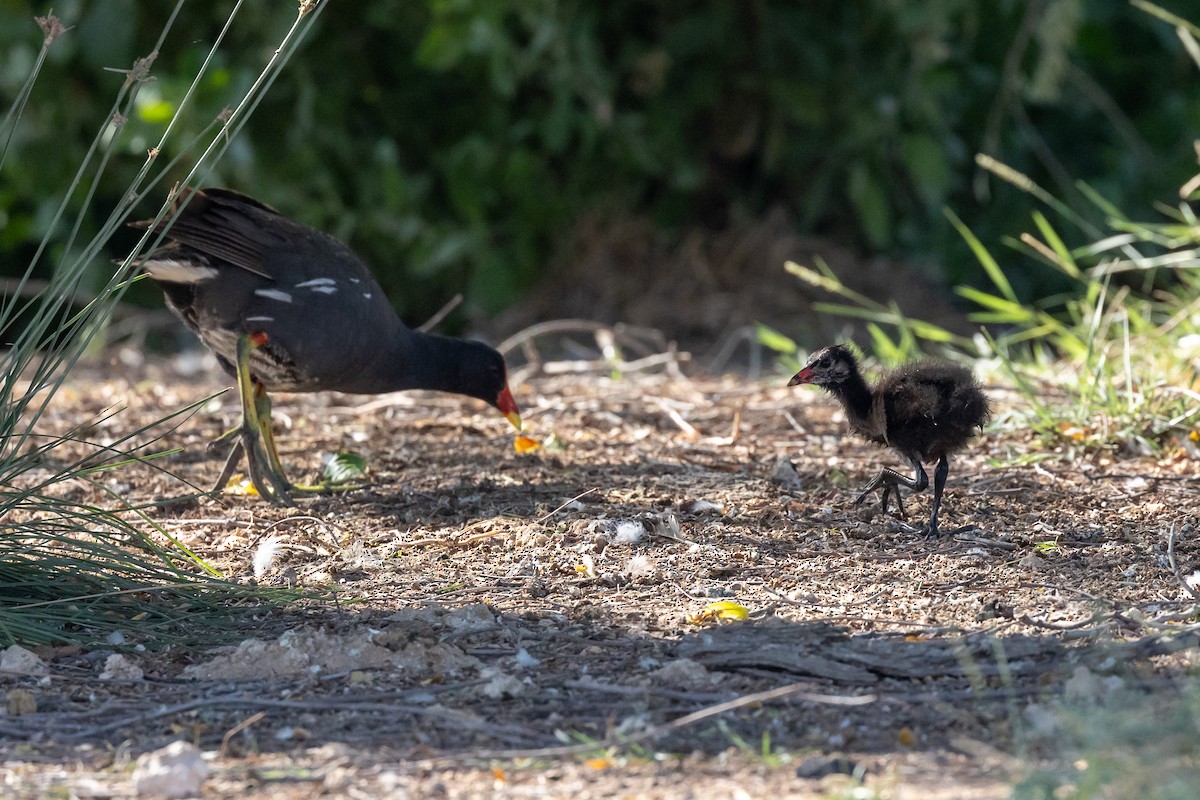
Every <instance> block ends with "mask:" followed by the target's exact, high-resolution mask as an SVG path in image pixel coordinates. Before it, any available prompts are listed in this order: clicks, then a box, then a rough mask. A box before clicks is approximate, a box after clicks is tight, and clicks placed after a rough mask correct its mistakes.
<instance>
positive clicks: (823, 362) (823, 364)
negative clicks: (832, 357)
mask: <svg viewBox="0 0 1200 800" xmlns="http://www.w3.org/2000/svg"><path fill="white" fill-rule="evenodd" d="M817 366H818V367H828V366H829V356H821V358H820V359H819V360H818V361H817Z"/></svg>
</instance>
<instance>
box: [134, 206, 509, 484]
mask: <svg viewBox="0 0 1200 800" xmlns="http://www.w3.org/2000/svg"><path fill="white" fill-rule="evenodd" d="M131 224H132V225H133V226H135V227H140V228H153V229H154V231H155V232H156V233H159V232H161V233H163V234H164V236H165V239H164V241H165V244H163V245H162V246H160V247H158V248H157V249H155V250H153V251H152V252H150V253H149V254H147V255H146V256H145V259H144V261H143V262H142V263H141V264H140V266H141V268H142V270H143V271H144V272H145V273H146V274H147V275H148V276H149V277H150V278H151V279H152V280H154V281H155V282H156V283H157V284H158V285H159V286H160V287H161V288H162V290H163V293H164V294H165V295H166V301H167V305H168V306H170V308H171V310H172V311H174V312H175V313H176V314H177V315H179V317H180V319H182V320H183V322H184V323H185V324H186V325H187V326H188V327H189V328H191V329H192V330H193V331H195V332H196V333H197V334H198V335H199V336H200V339H201V341H203V342H204V344H206V345H207V346H208V347H209V348H210V349H211V350H212V351H213V352H214V353H215V354H216V356H217V360H218V361H219V362H220V363H221V366H222V367H224V368H225V370H226V371H227V372H228V373H230V374H231V375H233V376H235V377H236V378H237V382H238V390H239V393H240V395H241V404H242V424H241V427H240V429H238V430H235V431H234V432H233V433H238V432H240V434H241V438H240V441H238V442H237V443H235V445H234V449H233V451H232V452H231V453H230V455H229V459H228V461H227V463H226V465H225V469H224V470H223V472H222V477H221V479H220V480H219V481H218V486H217V487H215V490H219V489H220V488H221V484H222V483H223V482H224V480H225V479H226V478H228V475H229V473H230V472H231V471H232V469H233V468H234V466H235V465H236V463H237V460H238V459H240V457H241V453H242V451H243V450H244V451H245V453H246V459H247V462H248V464H249V471H250V480H251V482H252V483H253V484H254V488H255V489H256V490H258V493H259V494H260V495H261V496H263V497H265V498H267V499H268V500H270V501H271V502H274V503H283V504H290V503H291V492H292V490H293V489H295V490H316V489H323V488H329V487H328V486H326V485H318V486H294V485H293V484H291V483H290V482H289V481H288V479H287V477H286V476H285V475H284V471H283V466H282V464H281V463H280V460H279V453H278V450H277V449H276V447H275V437H274V434H273V433H272V430H271V401H270V398H269V397H268V396H267V391H268V390H279V391H288V392H315V391H324V390H332V391H338V392H349V393H356V394H377V393H381V392H391V391H397V390H400V389H435V390H440V391H445V392H454V393H457V394H464V395H467V396H469V397H476V398H479V399H480V400H483V401H485V402H487V403H490V404H491V405H493V406H495V407H496V408H497V409H499V410H500V411H501V412H502V413H503V414H504V416H505V417H507V418H508V420H509V421H510V422H511V423H512V424H513V425H514V426H516V427H517V428H520V426H521V417H520V414H519V413H518V411H517V404H516V402H514V400H513V396H512V392H510V391H509V389H508V379H507V371H506V369H505V364H504V359H503V358H502V357H501V355H500V354H499V353H497V352H496V351H495V350H493V349H492V348H490V347H488V346H487V345H485V344H482V343H480V342H473V341H467V340H464V339H453V338H449V337H445V336H435V335H431V334H426V333H421V332H418V331H414V330H411V329H409V328H408V327H406V326H405V325H404V323H403V322H401V321H400V318H399V317H397V316H396V312H395V310H394V309H393V308H392V306H391V304H390V303H389V302H388V299H387V297H386V296H385V295H384V293H383V290H382V289H381V288H380V286H379V284H378V282H377V281H376V280H375V278H374V277H373V276H372V275H371V273H370V271H369V270H368V269H367V267H366V266H365V265H364V264H363V262H362V261H361V260H359V258H358V256H356V255H355V254H354V253H353V252H352V251H351V250H350V248H348V247H347V246H346V245H344V244H343V243H341V242H340V241H338V240H337V239H334V238H333V237H332V236H329V235H327V234H325V233H322V232H320V231H317V230H314V229H313V228H309V227H307V226H305V225H301V224H299V223H297V222H293V221H292V220H290V219H287V218H286V217H284V216H282V215H280V214H279V213H278V212H277V211H275V209H273V208H271V207H269V206H266V205H264V204H262V203H260V202H258V201H257V200H252V199H251V198H249V197H246V196H245V195H243V194H240V193H238V192H234V191H230V190H228V189H211V188H210V189H187V188H184V189H182V190H180V191H179V192H177V193H176V195H175V197H174V198H173V200H172V202H171V206H170V209H169V212H168V214H167V216H166V217H165V218H164V219H162V220H161V221H159V222H158V223H157V224H156V223H155V222H154V220H143V221H141V222H134V223H131Z"/></svg>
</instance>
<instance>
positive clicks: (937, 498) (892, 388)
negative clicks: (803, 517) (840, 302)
mask: <svg viewBox="0 0 1200 800" xmlns="http://www.w3.org/2000/svg"><path fill="white" fill-rule="evenodd" d="M804 383H811V384H814V385H816V386H820V387H821V388H822V389H825V390H826V391H828V392H829V393H830V394H832V395H833V396H834V398H835V399H836V400H837V401H838V402H839V403H840V404H841V406H842V408H843V409H845V411H846V417H847V419H848V420H849V422H850V429H851V430H853V431H854V432H855V433H857V434H858V435H860V436H862V437H863V438H864V439H867V440H868V441H871V442H874V443H876V444H879V445H884V446H886V447H890V448H891V449H892V450H893V451H894V452H895V453H896V454H897V455H898V456H900V457H901V458H903V459H904V460H905V461H907V462H908V463H909V464H911V465H912V467H913V470H914V476H913V477H911V478H910V477H908V476H906V475H902V474H900V473H898V472H896V471H895V470H892V469H888V468H886V467H885V468H884V469H882V470H880V472H879V474H878V475H876V476H875V478H874V479H873V480H872V481H871V482H870V483H869V484H867V485H866V487H864V488H863V491H862V493H861V494H860V495H859V496H858V498H857V499H856V500H855V503H856V504H858V503H861V502H863V500H865V499H866V497H867V496H868V495H870V494H871V493H872V492H874V491H875V490H876V489H880V488H882V490H883V498H882V503H881V505H882V508H883V511H885V512H886V511H887V507H888V499H889V497H890V496H891V495H892V494H893V493H895V495H896V505H897V507H898V508H899V510H900V513H901V515H903V514H904V507H903V505H901V501H900V492H899V487H901V486H904V487H907V488H909V489H911V490H912V491H914V492H920V491H924V490H925V488H926V487H927V486H928V485H929V477H928V475H926V473H925V467H924V466H923V465H924V464H933V463H936V464H937V467H936V468H935V470H934V473H933V508H932V510H931V511H930V515H929V525H928V529H927V531H928V534H929V535H930V536H936V535H937V534H938V510H939V508H940V507H941V502H942V490H943V488H944V487H945V485H946V476H947V475H948V474H949V470H950V456H952V455H954V454H955V453H957V452H958V451H960V450H962V449H963V447H965V446H966V445H967V443H968V442H969V441H970V440H971V437H972V436H973V435H974V434H975V431H976V430H978V429H981V428H982V427H983V425H984V424H985V423H986V422H987V420H988V419H989V417H990V416H991V411H990V409H989V407H988V400H987V396H986V395H984V393H983V391H982V390H981V389H980V388H979V384H978V383H977V382H976V381H975V378H974V376H973V375H972V374H971V372H970V370H968V369H966V368H964V367H961V366H958V365H956V364H951V363H948V362H945V361H933V360H930V361H916V362H913V363H910V364H905V365H903V366H900V367H897V368H896V369H893V370H890V371H887V372H884V373H883V374H881V375H880V376H879V378H878V380H877V381H876V382H875V383H874V385H870V384H868V383H867V382H866V380H864V379H863V377H862V374H861V373H860V372H859V370H858V362H857V361H856V360H855V358H854V354H853V353H851V352H850V351H849V350H848V349H847V348H845V347H843V346H841V345H833V346H831V347H826V348H825V349H823V350H820V351H818V352H817V353H815V354H814V355H813V356H812V358H810V359H809V360H808V363H807V364H806V365H805V367H804V369H802V370H800V371H799V372H797V373H796V375H795V376H794V377H793V378H792V379H791V381H790V382H789V383H788V386H797V385H800V384H804Z"/></svg>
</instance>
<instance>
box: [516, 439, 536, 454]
mask: <svg viewBox="0 0 1200 800" xmlns="http://www.w3.org/2000/svg"><path fill="white" fill-rule="evenodd" d="M541 446H542V443H541V442H539V441H538V440H537V439H534V438H533V437H531V436H518V437H517V438H515V439H513V449H514V450H516V451H517V452H518V453H532V452H533V451H534V450H537V449H538V448H540V447H541Z"/></svg>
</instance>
